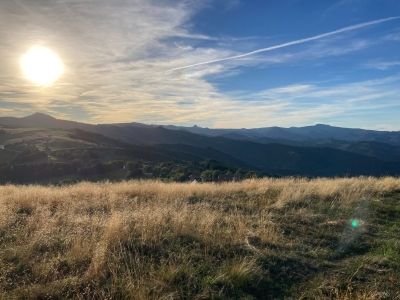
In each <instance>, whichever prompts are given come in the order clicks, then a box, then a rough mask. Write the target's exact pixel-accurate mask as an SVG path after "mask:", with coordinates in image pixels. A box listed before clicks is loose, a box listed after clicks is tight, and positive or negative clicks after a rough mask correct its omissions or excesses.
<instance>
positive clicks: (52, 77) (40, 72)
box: [20, 46, 64, 86]
mask: <svg viewBox="0 0 400 300" xmlns="http://www.w3.org/2000/svg"><path fill="white" fill-rule="evenodd" d="M20 65H21V69H22V72H23V74H24V76H25V78H26V79H28V80H30V81H32V82H33V83H34V84H36V85H38V86H51V85H52V84H53V83H54V82H55V81H56V80H57V79H58V78H60V76H61V75H62V74H63V73H64V64H63V62H62V60H61V58H60V57H59V56H58V55H57V53H55V52H54V51H52V50H51V49H49V48H46V47H42V46H35V47H32V48H30V49H29V50H28V51H27V52H26V53H25V54H23V55H22V56H21V60H20Z"/></svg>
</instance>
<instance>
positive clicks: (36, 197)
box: [0, 178, 400, 299]
mask: <svg viewBox="0 0 400 300" xmlns="http://www.w3.org/2000/svg"><path fill="white" fill-rule="evenodd" d="M352 219H354V220H357V221H358V222H359V226H358V227H357V228H352V227H351V224H350V222H351V220H352ZM399 236H400V180H399V179H394V178H383V179H373V178H352V179H318V180H311V181H308V180H305V179H275V180H273V179H264V180H254V181H245V182H240V183H227V184H221V185H213V184H165V183H160V182H150V181H143V182H135V181H133V182H123V183H114V184H111V183H104V184H89V183H81V184H78V185H74V186H65V187H41V186H26V187H24V186H11V185H9V186H2V187H0V299H1V298H6V299H8V298H41V299H43V298H64V297H69V298H71V297H73V298H80V299H83V298H85V299H88V298H89V299H103V298H117V299H124V298H128V299H132V298H133V299H159V298H164V299H182V298H183V299H185V298H186V299H209V298H214V299H225V298H247V299H252V298H259V299H265V298H275V299H280V298H285V297H293V298H303V299H310V298H311V299H314V298H321V299H324V298H337V299H357V298H360V299H385V298H386V299H396V297H397V298H399V297H400V285H399V282H400V242H399V239H398V237H399Z"/></svg>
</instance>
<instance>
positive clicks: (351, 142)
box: [0, 113, 400, 182]
mask: <svg viewBox="0 0 400 300" xmlns="http://www.w3.org/2000/svg"><path fill="white" fill-rule="evenodd" d="M0 127H1V128H2V129H1V130H2V131H1V132H0V145H1V146H3V148H4V149H2V150H0V163H1V166H2V168H3V169H2V173H3V174H4V173H8V174H12V173H13V172H14V173H15V170H16V169H17V170H19V171H18V172H17V173H16V174H15V175H14V177H12V178H11V177H10V176H9V180H11V181H18V179H19V177H20V176H21V175H20V173H24V176H25V177H26V176H27V174H29V173H30V172H31V173H32V172H33V171H32V170H31V169H29V170H30V171H29V172H22V171H21V168H22V169H24V168H25V170H28V169H27V168H28V167H27V166H32V165H35V168H36V169H37V165H38V164H42V165H43V164H44V165H46V166H47V167H46V168H48V171H47V173H46V172H45V173H46V175H43V178H44V177H46V178H56V181H57V180H59V179H62V178H64V177H68V178H71V177H72V178H76V179H79V178H81V177H82V178H84V179H94V180H97V179H102V178H103V179H104V178H109V179H121V178H126V176H128V175H127V172H126V166H127V164H128V163H132V162H134V163H137V162H141V164H140V166H139V168H140V171H139V172H136V171H135V170H132V168H135V167H131V170H130V171H131V173H134V174H136V176H138V177H141V176H147V177H149V176H150V177H153V176H155V177H157V176H158V175H157V174H159V172H158V171H157V172H158V173H157V172H154V168H158V167H156V166H157V164H161V163H171V162H174V164H175V165H179V164H183V165H185V171H184V172H183V173H184V174H185V175H182V176H181V177H180V178H181V180H185V179H186V180H188V179H189V178H193V177H197V178H198V177H199V176H200V174H201V173H202V172H204V171H207V170H206V169H205V168H204V165H207V163H204V162H206V161H210V160H211V161H215V162H216V163H217V165H220V169H221V166H223V167H222V169H224V168H225V169H224V171H223V174H225V171H226V173H227V174H232V172H233V173H234V172H236V171H238V170H239V169H243V170H248V171H254V172H256V173H258V174H260V175H269V176H272V175H273V176H310V177H315V176H357V175H375V176H383V175H399V174H400V146H398V145H397V144H396V143H397V139H398V136H399V133H398V132H381V131H370V130H362V129H347V128H337V127H332V126H327V125H316V126H309V127H303V128H286V129H285V128H278V127H272V128H262V129H240V130H235V129H215V130H214V129H204V128H200V127H190V128H189V129H193V130H189V129H188V128H182V127H174V126H156V125H145V124H140V123H125V124H100V125H92V124H85V123H78V122H72V121H66V120H59V119H56V118H53V117H51V116H48V115H45V114H39V113H36V114H33V115H31V116H28V117H24V118H13V117H5V118H0ZM363 139H365V140H363ZM116 162H118V163H116ZM201 162H203V167H202V168H200V169H199V168H198V167H193V164H197V165H199V164H200V163H201ZM49 165H51V166H50V167H49ZM146 165H150V166H151V167H150V170H148V168H147V171H146V170H144V169H146ZM21 166H22V167H21ZM10 168H11V169H10ZM19 168H20V169H19ZM31 168H33V167H31ZM46 168H43V169H42V171H43V170H47V169H46ZM54 168H55V169H56V171H54ZM124 168H125V169H124ZM136 168H137V166H136ZM190 168H194V169H196V170H195V171H193V172H191V169H190ZM82 169H84V170H82ZM104 169H106V171H104ZM109 169H111V171H110V172H108V171H107V170H109ZM11 170H14V171H11ZM209 171H210V170H209ZM211 171H212V170H211ZM214 171H215V170H214ZM43 172H44V171H43ZM174 172H175V171H174ZM176 172H178V171H176ZM181 173H182V172H181ZM181 173H180V174H181ZM191 173H193V174H191ZM34 174H36V175H35V178H40V177H41V175H40V174H41V172H38V171H35V172H34ZM76 174H86V175H81V176H78V177H77V176H76ZM87 174H90V176H89V175H87ZM145 174H147V175H145ZM218 176H219V178H225V177H224V176H225V175H224V176H222V175H221V173H219V175H218ZM221 176H222V177H221ZM3 177H4V175H3ZM25 177H24V178H25ZM28 177H29V176H28ZM228 178H233V177H232V175H229V176H228ZM4 180H7V178H3V181H4ZM29 180H30V179H29V178H27V179H26V180H23V181H24V182H29Z"/></svg>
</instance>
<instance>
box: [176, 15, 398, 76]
mask: <svg viewBox="0 0 400 300" xmlns="http://www.w3.org/2000/svg"><path fill="white" fill-rule="evenodd" d="M399 18H400V17H399V16H396V17H389V18H384V19H378V20H374V21H370V22H364V23H360V24H356V25H352V26H348V27H344V28H341V29H337V30H334V31H330V32H326V33H322V34H319V35H315V36H312V37H307V38H303V39H299V40H294V41H291V42H286V43H283V44H279V45H274V46H270V47H266V48H261V49H257V50H254V51H250V52H247V53H242V54H238V55H233V56H228V57H224V58H218V59H213V60H208V61H203V62H199V63H195V64H191V65H186V66H182V67H177V68H174V69H172V71H177V70H183V69H188V68H193V67H197V66H202V65H208V64H213V63H217V62H224V61H228V60H235V59H241V58H245V57H248V56H251V55H255V54H258V53H263V52H269V51H273V50H277V49H281V48H287V47H291V46H295V45H300V44H304V43H308V42H312V41H316V40H320V39H323V38H327V37H330V36H333V35H337V34H341V33H345V32H349V31H354V30H358V29H362V28H365V27H369V26H373V25H377V24H381V23H384V22H389V21H394V20H398V19H399Z"/></svg>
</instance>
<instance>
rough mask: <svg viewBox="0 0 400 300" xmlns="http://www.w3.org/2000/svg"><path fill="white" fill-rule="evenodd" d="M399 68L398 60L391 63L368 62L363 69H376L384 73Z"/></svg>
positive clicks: (399, 62) (399, 61)
mask: <svg viewBox="0 0 400 300" xmlns="http://www.w3.org/2000/svg"><path fill="white" fill-rule="evenodd" d="M399 66H400V60H393V61H370V62H367V63H366V64H365V67H367V68H371V69H378V70H381V71H385V70H388V69H391V68H394V67H399Z"/></svg>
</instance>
